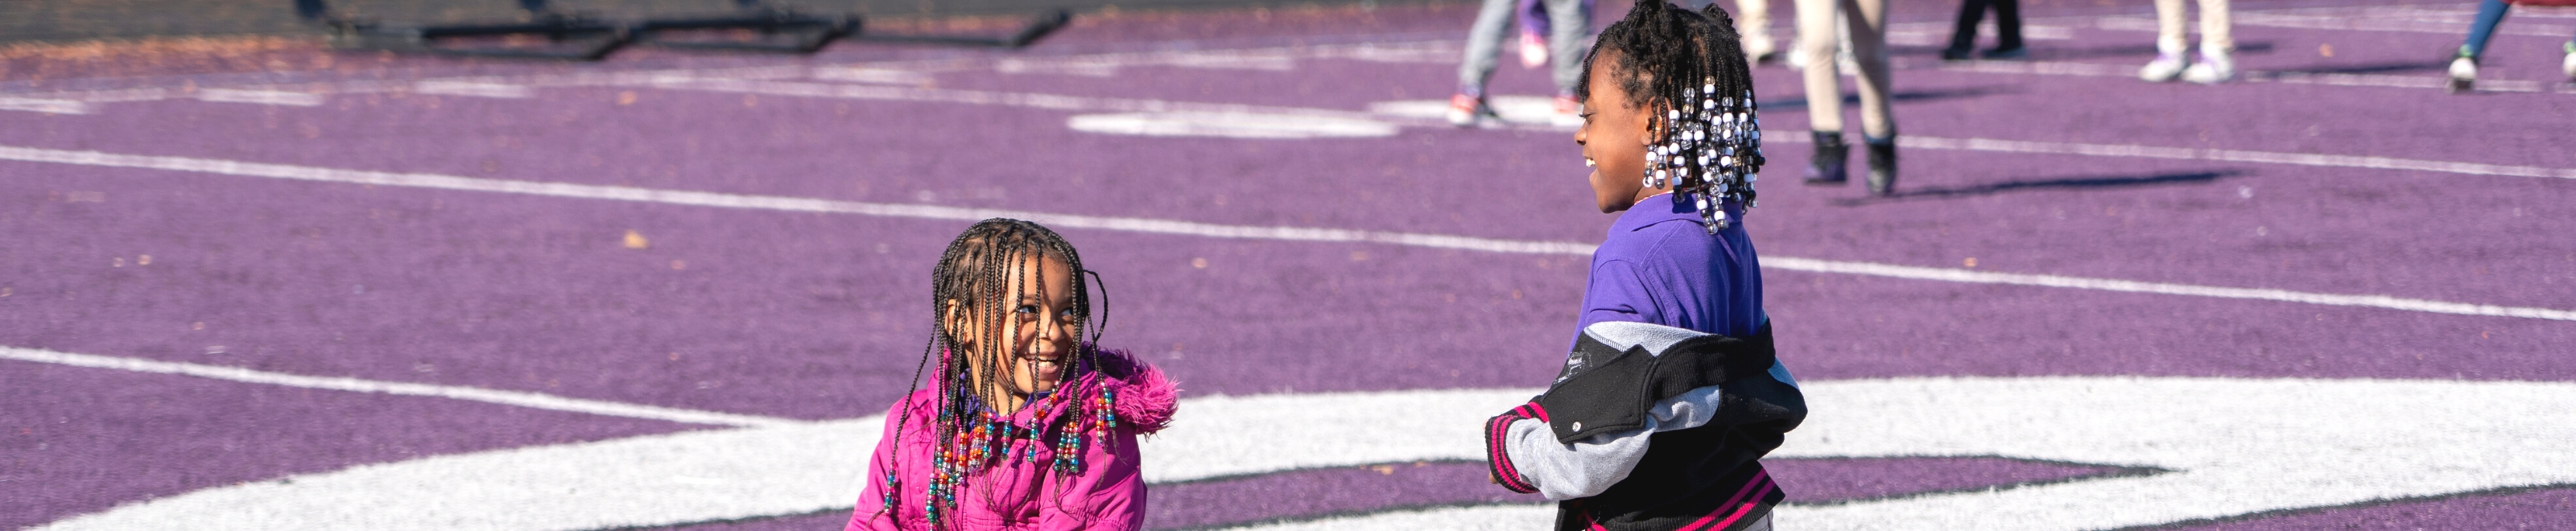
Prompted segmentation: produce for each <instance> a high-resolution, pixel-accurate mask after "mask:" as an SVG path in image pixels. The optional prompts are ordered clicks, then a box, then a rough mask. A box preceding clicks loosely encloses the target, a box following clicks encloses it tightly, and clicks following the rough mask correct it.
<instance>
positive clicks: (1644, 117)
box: [1574, 50, 1664, 213]
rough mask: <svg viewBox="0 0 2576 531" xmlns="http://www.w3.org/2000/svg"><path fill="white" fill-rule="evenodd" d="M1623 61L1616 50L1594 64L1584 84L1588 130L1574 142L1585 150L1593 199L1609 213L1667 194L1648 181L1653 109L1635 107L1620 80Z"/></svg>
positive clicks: (1604, 52)
mask: <svg viewBox="0 0 2576 531" xmlns="http://www.w3.org/2000/svg"><path fill="white" fill-rule="evenodd" d="M1623 60H1624V59H1623V58H1621V57H1619V56H1618V55H1617V54H1616V53H1615V52H1613V51H1611V50H1602V51H1601V55H1600V56H1598V57H1595V58H1594V59H1593V65H1592V68H1591V72H1590V73H1588V74H1587V75H1586V76H1585V79H1584V80H1583V82H1584V83H1585V84H1587V85H1590V87H1589V89H1590V90H1588V91H1586V93H1585V96H1584V99H1583V128H1582V129H1577V130H1575V131H1574V143H1575V144H1577V145H1580V146H1583V165H1584V166H1589V167H1591V168H1592V175H1591V178H1590V180H1591V182H1592V195H1593V199H1594V201H1595V202H1597V203H1599V205H1598V206H1600V207H1601V211H1602V212H1603V213H1610V212H1618V211H1622V210H1627V209H1628V207H1629V206H1632V205H1635V204H1637V201H1639V200H1642V199H1645V198H1647V197H1653V196H1654V194H1657V193H1662V192H1663V191H1664V190H1662V189H1650V188H1646V187H1645V183H1644V182H1642V178H1643V177H1644V176H1645V171H1646V146H1647V145H1648V144H1649V143H1650V142H1652V139H1654V138H1655V137H1654V132H1655V131H1654V120H1653V119H1652V117H1651V116H1650V115H1649V112H1650V111H1651V109H1649V108H1648V106H1645V105H1632V104H1630V103H1629V101H1630V100H1629V98H1628V90H1627V87H1625V86H1623V85H1626V83H1624V80H1622V79H1619V77H1620V75H1621V74H1620V70H1622V68H1621V67H1623V66H1625V65H1621V64H1619V63H1620V61H1623Z"/></svg>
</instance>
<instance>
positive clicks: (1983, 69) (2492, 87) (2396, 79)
mask: <svg viewBox="0 0 2576 531" xmlns="http://www.w3.org/2000/svg"><path fill="white" fill-rule="evenodd" d="M1940 68H1941V69H1942V70H1948V71H1953V72H1978V73H1987V74H2030V75H2050V76H2084V77H2125V78H2134V77H2136V76H2137V75H2138V67H2137V65H2121V64H2107V63H2078V62H2060V61H1964V62H1953V63H1944V64H1942V65H1941V67H1940ZM2237 80H2238V81H2241V82H2248V83H2284V84H2293V85H2333V86H2343V87H2391V88H2420V89H2435V88H2443V87H2444V85H2443V83H2444V81H2443V78H2442V77H2441V76H2435V75H2417V76H2394V75H2385V74H2340V73H2308V72H2272V71H2263V70H2247V71H2243V72H2239V73H2238V76H2237ZM2547 89H2548V86H2547V84H2544V83H2542V82H2539V81H2531V80H2523V79H2493V80H2488V79H2481V80H2478V90H2483V91H2490V92H2543V91H2546V90H2547Z"/></svg>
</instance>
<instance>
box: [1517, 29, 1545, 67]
mask: <svg viewBox="0 0 2576 531" xmlns="http://www.w3.org/2000/svg"><path fill="white" fill-rule="evenodd" d="M1521 66H1522V67H1526V68H1538V67H1542V66H1547V38H1546V37H1541V36H1539V35H1538V34H1536V33H1523V34H1521Z"/></svg>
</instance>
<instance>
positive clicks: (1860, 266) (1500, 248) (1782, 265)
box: [0, 135, 2576, 321]
mask: <svg viewBox="0 0 2576 531" xmlns="http://www.w3.org/2000/svg"><path fill="white" fill-rule="evenodd" d="M1779 136H1783V137H1795V136H1796V135H1779ZM1927 140H1947V139H1926V138H1924V137H1911V139H1910V140H1907V142H1909V143H1908V144H1906V145H1908V146H1913V145H1915V144H1913V143H1912V142H1923V141H1927ZM1996 142H2001V141H1996ZM2032 144H2040V143H2032ZM1974 145H1982V144H1972V146H1974ZM2065 145H2071V146H2091V145H2086V144H2065ZM2014 146H2015V145H2013V144H2003V145H2001V147H2000V148H1995V149H1994V150H2003V149H2002V148H2012V147H2014ZM1988 147H1994V146H1988ZM2092 147H2109V148H2115V149H2113V151H2114V154H2119V153H2120V152H2122V150H2137V149H2175V150H2179V151H2182V152H2191V151H2192V150H2183V149H2181V148H2141V147H2139V146H2092ZM2088 149H2089V148H2088ZM2220 153H2221V154H2222V155H2224V154H2226V153H2240V154H2241V153H2246V152H2220ZM2276 155H2287V156H2302V157H2304V156H2307V155H2292V154H2263V156H2265V157H2271V156H2276ZM2124 156H2158V157H2165V156H2164V155H2154V154H2148V155H2134V154H2133V155H2124ZM2230 156H2234V155H2230ZM2317 156H2319V157H2330V156H2326V155H2317ZM2248 158H2253V157H2250V156H2248ZM0 160H16V161H25V162H48V163H57V164H72V165H79V166H100V167H114V168H146V169H159V170H169V171H180V172H192V173H212V174H218V175H237V176H243V177H266V178H273V179H291V180H299V181H318V182H332V183H350V184H371V185H381V186H407V187H415V188H433V189H442V190H463V191H474V192H499V193H512V194H525V195H537V196H550V197H568V198H579V199H607V200H616V201H636V202H645V203H662V204H672V205H692V206H706V207H720V208H742V209H755V210H778V211H789V212H830V213H840V214H859V215H866V216H884V217H899V218H918V219H941V220H953V221H974V220H981V219H985V218H993V217H1009V218H1019V219H1026V220H1031V221H1037V222H1040V223H1045V224H1048V225H1053V226H1056V227H1058V228H1082V229H1097V230H1108V231H1118V232H1136V233H1147V234H1172V235H1182V236H1201V237H1208V238H1229V239H1251V240H1274V241H1297V242H1347V243H1379V244H1387V245H1402V246H1408V247H1425V248H1433V249H1458V250H1464V251H1483V252H1495V253H1513V254H1556V255H1574V256H1590V255H1591V254H1592V250H1593V248H1594V247H1595V246H1594V245H1593V244H1587V243H1578V242H1549V241H1531V240H1506V239H1498V238H1478V237H1473V236H1456V235H1448V234H1423V233H1412V232H1392V231H1373V230H1358V229H1326V228H1310V227H1282V226H1256V225H1224V224H1216V223H1199V222H1194V221H1180V220H1169V219H1153V218H1128V217H1113V216H1086V215H1077V214H1057V213H1051V212H1031V211H1022V210H1002V209H990V208H964V207H946V206H936V205H907V204H895V203H863V202H857V201H834V200H828V199H810V198H802V197H780V196H761V195H743V194H726V193H716V192H694V191H684V190H661V189H653V188H637V187H631V186H603V185H590V184H572V183H556V182H540V181H515V180H507V179H483V178H475V177H459V176H454V175H438V174H430V173H393V172H377V171H362V170H345V169H336V168H318V167H312V166H294V165H287V164H260V163H253V162H240V161H230V160H219V159H200V158H190V157H163V156H151V155H120V154H114V153H102V152H97V151H70V150H59V149H42V148H28V147H16V146H0ZM2209 160H2234V159H2221V158H2214V159H2209ZM2312 162H2313V161H2312ZM2416 162H2421V161H2416ZM1763 261H1764V262H1766V264H1765V267H1770V268H1775V269H1783V270H1790V271H1810V272H1817V273H1843V274H1856V275H1869V276H1882V277H1891V278H1905V279H1915V280H1938V281H1945V282H1962V283H1972V284H2010V285H2022V286H2040V287H2054V288H2076V289H2092V290H2104V291H2121V292H2132V293H2156V294H2165V295H2189V296H2201V297H2218V298H2231V299H2251V300H2267V301H2276V302H2295V303H2302V304H2322V305H2329V306H2353V307H2365V308H2384V309H2391V310H2405V311H2412V312H2426V313H2440V314H2453V315H2474V316H2488V317H2517V318H2527V319H2550V320H2558V321H2576V311H2571V310H2559V309H2551V308H2528V307H2515V306H2496V305H2488V304H2471V303H2459V302H2445V301H2435V300H2424V299H2407V298H2399V297H2389V296H2383V295H2343V294H2332V293H2308V292H2298V291H2288V290H2273V289H2254V288H2229V287H2219V286H2200V285H2192V284H2168V283H2160V282H2138V281H2131V280H2118V279H2106V278H2086V277H2068V276H2057V275H2030V274H2019V273H1995V272H1984V271H1968V270H1961V269H1946V268H1934V267H1914V266H1902V265H1894V264H1879V263H1871V262H1845V261H1837V260H1817V259H1810V258H1797V257H1788V256H1769V257H1764V258H1763Z"/></svg>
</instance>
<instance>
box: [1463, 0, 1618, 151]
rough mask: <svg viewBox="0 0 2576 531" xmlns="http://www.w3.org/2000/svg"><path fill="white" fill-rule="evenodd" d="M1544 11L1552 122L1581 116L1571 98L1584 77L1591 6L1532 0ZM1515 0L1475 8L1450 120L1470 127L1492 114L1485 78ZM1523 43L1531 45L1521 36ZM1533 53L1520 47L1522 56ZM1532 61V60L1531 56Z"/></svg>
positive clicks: (1570, 0)
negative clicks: (1553, 86) (1552, 94)
mask: <svg viewBox="0 0 2576 531" xmlns="http://www.w3.org/2000/svg"><path fill="white" fill-rule="evenodd" d="M1536 1H1537V2H1539V4H1540V5H1541V6H1543V7H1545V8H1546V11H1547V20H1548V28H1547V36H1546V39H1547V42H1546V44H1545V49H1546V50H1547V54H1548V55H1549V56H1551V57H1549V58H1548V60H1549V61H1550V62H1553V63H1555V64H1554V67H1555V68H1553V69H1551V71H1550V72H1549V73H1550V74H1551V77H1552V78H1553V80H1554V81H1556V116H1555V117H1554V118H1555V120H1554V121H1556V122H1558V123H1560V124H1571V123H1574V122H1578V121H1580V119H1579V118H1576V117H1575V113H1576V112H1578V111H1580V110H1581V109H1580V107H1582V105H1581V104H1580V103H1578V102H1576V101H1575V100H1574V85H1575V84H1576V83H1581V82H1582V81H1583V54H1584V53H1585V52H1586V51H1588V50H1589V48H1588V47H1587V46H1585V45H1584V42H1583V38H1584V37H1585V36H1586V35H1588V34H1589V33H1591V31H1592V9H1591V6H1590V5H1588V4H1589V2H1586V1H1585V0H1536ZM1519 8H1520V3H1519V1H1518V0H1485V3H1484V6H1483V7H1481V8H1479V9H1477V11H1476V22H1475V24H1474V25H1472V26H1469V27H1468V29H1467V53H1466V56H1465V57H1463V58H1461V59H1460V60H1459V62H1458V94H1457V95H1455V96H1450V97H1449V125H1455V126H1458V127H1469V126H1473V125H1476V123H1477V122H1480V121H1483V120H1487V119H1492V118H1494V117H1495V116H1494V109H1493V106H1491V105H1488V104H1487V103H1486V101H1485V84H1486V83H1487V82H1489V81H1491V80H1493V78H1494V63H1495V62H1496V61H1498V60H1500V58H1501V56H1502V53H1503V38H1504V30H1505V29H1506V28H1507V27H1508V26H1510V25H1511V23H1512V19H1513V18H1514V16H1515V15H1514V13H1513V12H1514V11H1519V10H1520V9H1519ZM1523 44H1524V46H1527V45H1529V43H1528V42H1526V41H1524V43H1523ZM1530 55H1534V54H1533V53H1531V52H1529V51H1527V50H1526V49H1525V50H1524V51H1523V60H1525V61H1526V60H1527V59H1528V58H1529V56H1530ZM1533 62H1535V61H1533Z"/></svg>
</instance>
